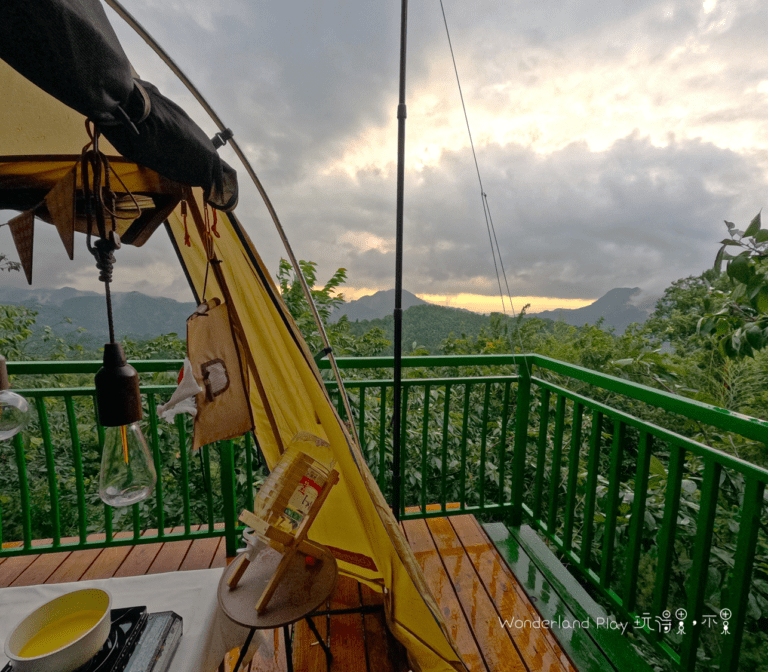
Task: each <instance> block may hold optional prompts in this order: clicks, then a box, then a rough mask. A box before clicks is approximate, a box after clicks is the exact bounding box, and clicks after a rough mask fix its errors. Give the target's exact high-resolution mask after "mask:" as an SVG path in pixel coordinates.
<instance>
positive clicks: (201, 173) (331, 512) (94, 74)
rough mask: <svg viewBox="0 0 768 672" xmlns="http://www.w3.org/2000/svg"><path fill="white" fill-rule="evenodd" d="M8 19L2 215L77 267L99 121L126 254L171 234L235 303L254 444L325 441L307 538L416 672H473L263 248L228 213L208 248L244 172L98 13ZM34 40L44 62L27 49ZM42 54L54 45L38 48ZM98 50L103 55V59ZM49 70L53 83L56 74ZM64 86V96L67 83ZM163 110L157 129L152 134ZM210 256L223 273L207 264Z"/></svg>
mask: <svg viewBox="0 0 768 672" xmlns="http://www.w3.org/2000/svg"><path fill="white" fill-rule="evenodd" d="M29 6H34V11H32V10H31V9H28V7H29ZM3 13H4V15H5V16H4V23H2V24H0V26H2V28H0V45H2V46H0V57H2V59H3V60H5V61H6V63H2V62H0V91H2V93H3V95H2V99H1V100H2V101H3V102H2V107H3V112H4V114H3V119H4V126H3V129H2V132H0V209H5V208H11V209H15V210H20V211H24V212H26V213H27V215H28V216H26V218H25V219H23V220H22V221H19V222H17V223H16V224H17V229H18V230H19V232H20V233H24V231H27V232H28V233H29V239H30V241H31V239H32V238H31V232H32V231H33V227H34V222H33V215H35V214H36V215H37V216H38V217H39V218H42V219H43V220H47V221H50V222H54V223H55V224H56V225H57V228H59V232H60V234H61V236H62V240H63V241H64V243H65V246H67V249H68V251H70V256H71V245H72V238H73V237H74V232H76V231H79V232H84V231H85V228H84V227H85V223H84V218H83V216H82V212H81V210H82V208H83V207H84V206H83V203H82V201H83V199H82V188H83V184H82V174H81V173H78V172H77V171H74V168H75V166H76V165H77V163H78V158H79V155H80V151H81V148H82V147H83V146H84V145H85V144H86V143H87V142H88V140H89V138H88V135H87V134H86V130H85V123H84V118H83V115H87V116H89V117H90V118H91V119H92V120H94V121H99V122H100V126H102V125H103V128H104V129H105V130H104V135H105V137H106V138H107V140H109V141H110V142H109V143H105V142H103V141H102V145H101V149H102V151H104V153H105V154H107V155H108V156H109V157H110V163H111V165H112V167H113V170H114V172H115V174H116V175H119V176H120V178H121V179H122V180H123V182H124V187H120V188H116V191H118V192H119V193H118V196H119V195H120V194H125V193H128V192H130V194H132V195H133V197H134V198H136V197H138V198H136V202H137V203H138V205H139V206H140V208H139V209H138V210H137V209H136V208H134V212H133V215H132V216H131V217H128V218H126V219H125V220H122V219H121V220H118V221H119V228H120V231H119V234H120V236H121V238H122V240H123V242H124V243H129V244H133V245H137V246H139V245H141V244H143V243H144V242H145V241H146V240H147V238H148V237H149V236H150V235H152V233H153V232H154V231H155V230H156V229H157V228H158V227H159V226H160V225H161V224H162V223H163V222H165V229H166V231H167V232H168V234H169V236H170V238H171V240H172V242H173V244H174V247H175V249H176V251H177V254H178V257H179V261H180V263H181V265H182V267H183V269H184V271H185V273H186V275H187V277H188V279H189V282H190V285H191V288H192V290H193V292H194V294H195V296H196V298H197V299H198V300H200V299H201V298H202V294H203V286H204V285H205V286H206V289H205V293H206V296H208V297H211V296H217V297H218V298H221V299H222V300H223V301H225V302H226V303H227V305H228V308H229V315H230V320H231V328H232V332H233V334H235V337H236V340H237V342H238V345H239V352H240V356H241V358H242V362H241V363H242V366H243V371H244V378H245V381H244V382H245V389H246V390H247V391H248V392H247V395H248V403H249V405H250V413H251V415H252V418H253V423H254V435H255V437H256V439H257V440H258V443H259V445H260V447H261V450H262V452H263V453H264V455H265V457H266V460H267V462H268V464H269V466H270V468H271V467H272V466H274V464H275V463H276V461H277V460H278V459H279V457H280V454H281V452H282V449H283V446H285V445H287V443H288V441H289V440H290V439H291V437H293V436H294V435H295V434H296V433H297V432H299V431H301V430H304V431H309V432H311V433H312V434H315V435H317V436H319V437H321V438H323V439H324V440H326V441H327V442H328V443H329V444H330V446H331V449H332V451H333V453H334V457H335V459H336V461H337V465H338V466H337V468H338V470H339V472H340V476H341V481H340V483H339V485H338V486H337V487H335V488H334V490H333V491H332V494H331V496H330V498H329V500H328V501H327V502H326V504H325V505H324V507H323V509H322V510H321V512H320V515H319V516H318V518H317V520H316V522H315V524H314V525H313V527H312V529H311V532H310V537H311V538H312V539H313V540H315V541H317V542H319V543H322V544H325V545H326V546H328V547H329V548H331V550H332V552H333V553H334V555H335V557H336V558H337V560H338V563H339V567H340V571H341V572H343V573H344V574H346V575H349V576H351V577H353V578H355V579H357V580H359V581H361V582H364V583H366V584H367V585H369V586H371V587H373V588H374V589H376V590H379V591H381V592H383V593H384V595H385V610H386V615H387V620H388V623H389V626H390V629H391V631H392V632H393V634H394V635H395V636H396V637H397V638H398V639H399V640H400V641H401V642H402V643H403V644H404V645H405V647H406V648H407V650H408V652H409V655H410V658H411V661H412V665H413V668H414V669H415V670H422V671H423V672H427V671H434V672H438V671H441V672H442V671H447V670H464V669H466V668H465V666H464V664H463V663H462V662H461V658H460V657H459V655H458V653H457V652H456V649H455V646H454V645H453V643H452V641H451V637H450V634H449V632H448V630H447V628H446V626H445V624H444V621H443V619H442V617H441V614H440V612H439V611H438V608H437V605H436V603H435V602H434V599H433V597H432V595H431V594H430V591H429V589H428V588H427V585H426V583H425V581H424V578H423V576H422V574H421V571H420V569H419V567H418V565H417V564H416V561H415V558H414V556H413V553H412V552H411V550H410V548H409V546H408V544H407V542H406V541H405V539H404V537H403V536H402V534H401V532H400V530H399V528H398V525H397V522H396V521H395V519H394V517H393V516H392V513H391V511H390V509H389V507H388V505H387V503H386V502H385V500H384V498H383V497H382V495H381V493H380V491H379V489H378V487H377V485H376V483H375V481H374V479H373V477H372V475H371V473H370V471H369V470H368V467H367V465H366V464H365V461H364V458H363V456H362V453H361V451H360V449H359V447H358V445H356V443H355V441H354V440H353V439H352V437H351V436H350V435H349V433H348V431H347V429H346V427H345V425H344V423H343V422H342V421H341V419H340V418H339V416H338V415H337V413H336V411H335V409H334V407H333V404H332V403H331V401H330V398H329V397H328V394H327V392H326V390H325V386H324V384H323V381H322V378H321V376H320V373H319V371H318V369H317V367H316V365H315V362H314V360H313V358H312V355H311V353H310V352H309V351H308V350H307V346H306V344H305V342H304V340H303V338H302V336H301V334H300V332H299V330H298V328H297V327H296V325H295V323H294V322H293V320H292V318H291V316H290V314H289V313H288V310H287V308H286V307H285V305H284V303H283V301H282V299H281V297H280V293H279V291H278V289H277V288H276V286H275V284H274V282H273V281H272V279H271V277H270V275H269V273H268V272H267V270H266V268H265V266H264V264H263V262H262V261H261V259H260V258H259V255H258V253H257V251H256V249H255V248H254V246H253V244H252V243H251V241H250V239H249V238H248V236H247V234H246V233H245V231H244V229H243V227H242V226H241V224H240V223H239V221H238V219H237V217H236V216H235V215H234V214H233V213H225V214H223V215H222V214H220V215H219V217H218V224H217V234H218V236H211V235H210V232H209V230H208V228H207V224H206V218H207V216H212V215H211V213H210V211H209V210H208V208H209V206H213V207H216V208H220V209H227V208H231V207H232V205H233V202H234V200H236V194H237V185H236V180H235V177H234V171H232V169H231V168H229V167H228V166H226V164H224V163H223V162H222V161H220V160H218V156H217V155H216V152H215V147H214V145H213V143H211V141H209V140H207V138H205V136H204V135H202V131H201V130H200V129H199V128H197V127H196V125H194V123H193V122H192V121H191V120H190V119H189V117H187V115H186V114H185V113H184V112H183V110H180V108H177V107H176V106H175V105H174V104H173V103H171V102H170V101H167V102H165V101H166V99H164V98H163V97H162V96H161V94H160V93H159V92H157V91H156V89H154V87H152V86H151V85H149V84H148V83H146V82H143V81H142V80H138V85H136V82H137V80H136V79H135V78H133V71H132V69H131V68H130V64H129V63H128V60H127V58H126V57H125V55H124V54H123V53H122V49H121V48H120V45H119V43H118V42H117V39H116V37H114V33H113V31H112V29H111V27H109V23H108V21H107V19H106V15H105V14H104V11H103V8H102V7H101V5H100V3H99V1H98V0H45V1H42V0H41V2H36V3H26V2H24V1H23V0H12V1H10V2H7V3H5V4H4V6H3ZM31 14H33V16H30V15H31ZM62 17H63V18H62ZM29 22H32V25H31V27H30V26H29V25H28V24H29ZM25 31H26V33H25ZM30 31H32V32H33V33H34V31H43V34H45V35H47V39H40V34H39V33H37V34H36V35H35V39H34V41H32V42H30V41H27V40H28V38H29V35H30ZM84 36H85V37H84ZM11 38H13V40H11ZM83 40H86V42H85V43H87V45H88V48H87V49H84V48H83V44H85V43H84V42H83ZM31 43H34V44H35V45H36V48H35V49H27V48H26V45H28V44H31ZM40 44H44V45H46V46H45V48H43V49H38V48H37V46H38V45H40ZM97 48H98V49H97ZM99 50H100V51H99ZM97 51H98V53H101V54H102V57H99V56H98V54H97V55H96V56H94V54H95V53H96V52H97ZM84 59H85V60H84ZM9 65H10V66H13V67H9ZM101 65H103V66H104V67H103V68H102V67H100V66H101ZM54 66H55V68H56V69H57V70H56V74H54V75H52V74H51V71H49V67H50V68H54ZM126 68H127V70H126ZM126 72H128V78H126ZM22 74H24V75H26V76H27V77H28V78H29V79H27V78H25V77H23V76H22ZM62 78H68V80H67V81H68V82H69V85H66V86H61V81H62ZM30 80H34V81H35V82H36V83H37V84H38V85H39V86H40V87H43V88H46V89H47V91H48V93H45V92H44V91H42V90H41V89H40V88H38V87H37V86H35V85H33V84H32V83H31V82H30ZM137 86H138V88H137ZM78 92H79V93H78ZM137 92H138V93H137ZM142 92H143V93H142ZM147 92H148V96H149V99H150V104H151V108H152V109H151V110H150V111H149V116H148V117H147V119H145V120H142V119H141V116H142V115H143V114H144V113H145V112H146V109H144V110H143V111H141V112H139V113H138V115H137V114H136V111H135V108H136V105H137V103H136V100H135V96H136V95H139V96H140V97H141V98H142V99H144V97H145V95H144V94H145V93H147ZM54 96H55V97H54ZM57 98H58V99H57ZM62 101H63V102H62ZM158 101H159V102H158ZM64 103H66V104H67V105H69V106H70V107H67V105H65V104H64ZM158 109H159V111H160V117H161V118H160V119H159V120H157V119H155V120H152V121H150V120H151V119H152V115H153V114H154V112H153V110H154V111H157V110H158ZM145 124H148V125H146V126H145ZM132 125H133V126H134V127H135V128H131V126H132ZM168 129H170V130H168ZM166 131H168V133H169V135H164V134H165V133H166ZM209 145H210V146H209ZM211 148H213V152H211ZM118 150H119V151H118ZM190 154H193V155H195V156H198V157H199V156H200V155H202V159H201V160H200V161H197V162H195V163H194V165H193V166H192V168H193V169H194V170H192V171H191V172H190V171H189V170H187V168H189V166H184V164H185V161H186V158H187V157H188V156H189V155H190ZM182 167H183V169H182ZM62 185H63V187H62ZM72 188H74V190H75V193H76V194H77V198H76V199H75V205H74V209H75V212H74V217H72V218H70V219H71V225H70V224H69V223H67V224H66V225H62V224H61V221H62V219H61V216H60V215H61V213H60V212H58V210H60V209H61V201H60V199H57V193H58V192H57V190H68V189H72ZM123 190H124V191H123ZM132 203H133V201H132ZM182 204H184V205H183V209H182ZM134 205H136V203H134ZM129 207H130V206H129ZM139 210H140V211H139ZM29 213H32V215H30V214H29ZM184 213H186V215H185V214H184ZM70 219H67V218H66V217H65V220H66V221H67V222H69V221H70ZM16 238H17V236H16V233H14V239H15V240H16ZM22 238H23V236H20V237H19V240H21V239H22ZM17 247H19V242H18V240H17ZM19 250H20V253H21V254H22V256H24V254H28V259H26V260H25V259H24V258H22V261H23V262H25V268H27V267H28V277H31V263H32V244H31V242H30V243H29V245H28V246H27V247H24V246H23V245H22V246H20V247H19ZM22 250H27V252H22ZM211 259H214V260H215V262H216V263H215V264H213V266H212V267H209V261H211ZM211 268H213V269H214V272H211V273H209V274H208V276H209V277H208V278H207V280H206V270H208V271H210V270H211Z"/></svg>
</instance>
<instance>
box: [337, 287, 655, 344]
mask: <svg viewBox="0 0 768 672" xmlns="http://www.w3.org/2000/svg"><path fill="white" fill-rule="evenodd" d="M640 295H642V290H641V289H640V288H639V287H618V288H616V289H612V290H610V291H609V292H608V293H607V294H605V295H604V296H601V297H600V298H599V299H597V301H595V302H594V303H591V304H589V305H588V306H584V307H583V308H556V309H555V310H544V311H541V312H538V313H529V316H530V317H540V318H542V319H546V320H554V321H558V320H562V321H563V322H566V323H567V324H571V325H573V326H575V327H581V326H583V325H585V324H594V323H595V322H597V321H598V320H599V319H600V318H602V319H603V324H604V326H606V327H613V328H614V329H616V331H617V332H618V333H623V331H624V330H625V329H626V328H627V327H628V326H629V325H630V324H632V323H633V322H638V323H642V322H645V320H646V319H647V318H648V316H649V315H650V314H651V312H652V311H653V309H654V307H655V306H656V301H657V300H658V297H649V298H646V299H644V300H642V301H637V298H638V297H639V296H640ZM402 305H403V310H404V311H405V310H407V309H408V308H410V307H412V306H422V305H434V304H428V302H426V301H423V300H422V299H420V298H419V297H418V296H416V295H415V294H411V293H410V292H408V291H406V290H403V299H402ZM441 307H442V306H441ZM394 308H395V290H394V289H387V290H382V291H379V292H376V293H375V294H371V295H369V296H363V297H361V298H359V299H356V300H354V301H348V302H347V303H345V304H344V305H342V306H341V307H340V308H339V309H338V310H336V311H334V312H333V313H332V314H331V321H332V322H336V321H338V320H339V319H340V318H341V317H342V316H343V315H346V316H347V319H348V320H349V321H350V322H356V321H363V320H376V319H385V318H386V317H387V316H388V315H391V314H392V312H393V311H394ZM445 310H452V311H460V312H463V313H469V312H470V311H467V310H464V309H462V308H445Z"/></svg>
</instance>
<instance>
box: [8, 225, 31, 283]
mask: <svg viewBox="0 0 768 672" xmlns="http://www.w3.org/2000/svg"><path fill="white" fill-rule="evenodd" d="M8 228H9V229H10V230H11V235H12V236H13V244H14V245H15V246H16V252H18V254H19V261H20V262H21V265H22V266H23V267H24V273H25V274H26V276H27V282H28V283H29V284H30V285H31V284H32V244H33V243H34V240H35V211H34V210H27V211H26V212H22V213H21V214H20V215H18V216H17V217H14V218H13V219H12V220H11V221H10V222H8Z"/></svg>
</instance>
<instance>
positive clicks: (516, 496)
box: [509, 359, 531, 527]
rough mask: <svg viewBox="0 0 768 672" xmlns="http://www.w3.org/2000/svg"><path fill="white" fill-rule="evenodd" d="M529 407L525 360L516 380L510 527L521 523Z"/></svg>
mask: <svg viewBox="0 0 768 672" xmlns="http://www.w3.org/2000/svg"><path fill="white" fill-rule="evenodd" d="M530 405H531V364H530V361H529V360H528V359H526V360H525V361H524V362H523V364H521V365H520V367H519V370H518V378H517V407H516V408H515V447H514V452H513V455H512V513H511V515H510V518H509V524H510V526H511V527H519V526H520V525H522V523H523V488H524V486H525V454H526V451H527V449H528V412H529V409H530Z"/></svg>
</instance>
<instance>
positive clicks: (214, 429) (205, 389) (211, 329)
mask: <svg viewBox="0 0 768 672" xmlns="http://www.w3.org/2000/svg"><path fill="white" fill-rule="evenodd" d="M187 352H188V353H189V360H190V362H191V363H192V372H193V375H194V377H195V381H196V382H197V384H198V385H199V386H200V388H201V391H200V392H199V393H198V394H197V399H196V400H197V415H195V435H194V439H193V442H192V449H193V450H198V449H199V448H200V447H201V446H204V445H206V444H208V443H212V442H214V441H222V440H224V439H233V438H235V437H237V436H240V435H242V434H245V433H246V432H248V431H250V430H251V429H253V418H252V417H251V409H250V406H249V404H248V394H247V392H246V388H245V383H244V377H243V370H242V367H241V363H240V355H239V353H238V350H237V345H236V344H235V339H234V337H233V335H232V326H231V323H230V319H229V310H228V309H227V305H226V304H225V303H222V302H221V301H220V300H219V299H211V300H209V301H207V302H206V303H203V304H201V305H200V306H199V307H198V309H197V310H196V311H195V312H194V313H193V314H192V316H191V317H189V318H188V319H187Z"/></svg>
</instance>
